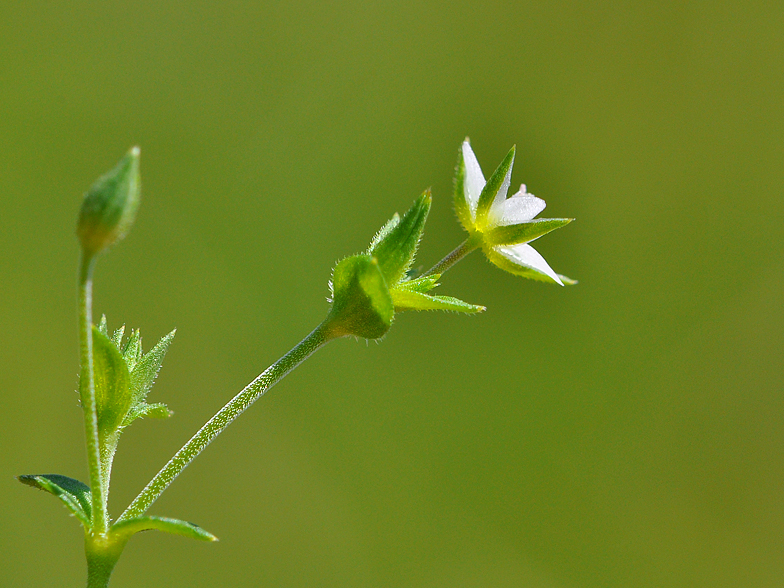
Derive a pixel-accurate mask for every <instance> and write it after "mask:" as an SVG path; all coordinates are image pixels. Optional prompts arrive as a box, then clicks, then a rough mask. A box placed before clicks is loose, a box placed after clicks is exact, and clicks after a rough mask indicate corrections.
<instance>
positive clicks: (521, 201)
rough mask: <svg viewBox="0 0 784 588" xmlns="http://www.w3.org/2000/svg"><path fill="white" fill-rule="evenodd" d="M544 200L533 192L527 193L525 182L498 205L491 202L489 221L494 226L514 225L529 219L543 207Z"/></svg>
mask: <svg viewBox="0 0 784 588" xmlns="http://www.w3.org/2000/svg"><path fill="white" fill-rule="evenodd" d="M545 206H547V204H545V201H544V200H542V199H541V198H537V197H536V196H534V195H533V194H528V193H527V192H526V190H525V184H523V185H522V186H520V190H519V191H518V192H517V193H516V194H515V195H514V196H512V197H510V198H508V199H507V200H504V201H503V202H501V203H500V205H496V203H494V204H493V208H492V209H491V210H490V216H491V222H492V224H493V225H494V226H505V225H516V224H518V223H524V222H526V221H529V220H531V219H532V218H534V217H535V216H536V215H537V214H539V213H540V212H542V211H543V210H544V209H545Z"/></svg>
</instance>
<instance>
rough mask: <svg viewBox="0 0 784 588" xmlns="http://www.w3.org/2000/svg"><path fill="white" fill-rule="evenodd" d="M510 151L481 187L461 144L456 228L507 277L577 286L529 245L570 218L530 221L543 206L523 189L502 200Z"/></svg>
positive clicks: (476, 165) (511, 156)
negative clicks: (474, 242)
mask: <svg viewBox="0 0 784 588" xmlns="http://www.w3.org/2000/svg"><path fill="white" fill-rule="evenodd" d="M514 156H515V148H514V147H512V149H511V150H510V151H509V153H508V154H507V155H506V157H505V158H504V160H503V161H502V162H501V165H499V166H498V168H497V169H496V170H495V172H493V175H492V176H490V179H489V180H487V181H486V182H485V177H484V175H483V174H482V168H480V167H479V162H478V161H477V159H476V156H475V155H474V152H473V150H472V149H471V145H470V144H469V142H468V139H466V140H465V141H464V142H463V145H462V147H461V149H460V157H459V160H458V164H457V175H456V177H455V210H456V212H457V217H458V219H459V220H460V223H461V224H462V225H463V228H465V230H466V231H468V232H469V233H470V235H471V238H473V239H475V240H476V242H477V244H479V242H481V246H482V250H483V251H484V253H485V255H486V256H487V259H488V260H490V262H492V263H493V264H494V265H496V266H498V267H500V268H501V269H502V270H505V271H507V272H509V273H512V274H515V275H518V276H523V277H525V278H531V279H534V280H541V281H544V282H555V283H556V284H560V285H561V286H563V285H564V284H569V285H571V284H576V282H575V281H574V280H572V279H570V278H567V277H566V276H562V275H560V274H557V273H555V272H554V271H553V269H552V268H551V267H550V266H549V265H548V264H547V262H546V261H545V260H544V257H542V256H541V255H539V253H538V252H537V251H536V250H535V249H534V248H533V247H531V246H530V245H528V243H529V242H531V241H533V240H535V239H538V238H539V237H541V236H542V235H545V234H547V233H549V232H550V231H553V230H555V229H560V228H561V227H563V226H565V225H568V224H569V223H570V222H572V220H574V219H571V218H542V219H535V218H534V217H535V216H536V215H537V214H539V213H540V212H542V210H544V207H545V202H544V200H542V199H541V198H537V197H536V196H534V195H533V194H529V193H528V192H527V190H526V188H525V184H523V185H522V186H521V187H520V190H519V191H518V192H517V193H515V194H514V195H513V196H511V197H509V198H507V197H506V195H507V192H508V191H509V185H510V183H511V177H512V166H513V164H514Z"/></svg>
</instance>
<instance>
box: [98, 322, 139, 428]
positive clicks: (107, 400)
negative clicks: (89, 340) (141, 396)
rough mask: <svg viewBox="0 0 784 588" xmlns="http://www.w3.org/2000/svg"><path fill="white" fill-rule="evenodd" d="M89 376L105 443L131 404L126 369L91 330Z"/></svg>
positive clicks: (107, 342)
mask: <svg viewBox="0 0 784 588" xmlns="http://www.w3.org/2000/svg"><path fill="white" fill-rule="evenodd" d="M93 372H94V378H95V405H96V409H97V411H98V430H99V431H100V434H101V438H102V439H106V438H108V437H109V436H110V435H112V434H113V433H114V432H115V431H117V429H118V428H119V426H120V424H121V423H122V421H123V419H124V418H125V415H126V414H127V413H128V410H129V409H130V408H131V405H132V403H133V396H132V394H131V388H130V380H131V376H130V374H129V373H128V366H127V364H126V363H125V360H124V359H123V356H122V355H120V351H119V350H118V349H117V347H116V346H115V345H114V343H112V341H111V339H109V338H108V337H107V336H106V335H104V334H103V333H102V332H101V331H100V330H98V327H93Z"/></svg>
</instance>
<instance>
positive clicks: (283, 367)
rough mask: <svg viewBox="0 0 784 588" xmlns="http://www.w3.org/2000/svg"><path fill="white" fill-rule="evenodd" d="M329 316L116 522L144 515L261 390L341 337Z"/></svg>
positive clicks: (226, 408)
mask: <svg viewBox="0 0 784 588" xmlns="http://www.w3.org/2000/svg"><path fill="white" fill-rule="evenodd" d="M338 336H339V335H337V334H335V333H334V332H332V329H331V326H330V324H329V321H328V320H326V321H324V322H323V323H321V324H320V325H319V326H318V327H316V328H315V329H314V330H313V331H312V332H311V333H310V334H309V335H308V336H307V337H305V338H304V339H303V340H302V341H300V342H299V343H298V344H297V345H296V347H294V348H293V349H292V350H291V351H289V352H288V353H287V354H286V355H284V356H283V357H281V358H280V359H279V360H278V361H276V362H275V363H273V364H272V365H271V366H270V367H268V368H267V369H266V370H264V371H263V372H262V373H261V374H260V375H259V376H258V377H257V378H256V379H255V380H253V381H252V382H251V383H250V384H248V385H247V386H246V387H245V388H244V389H243V390H242V391H241V392H240V393H239V394H237V395H236V396H235V397H234V398H232V399H231V400H230V401H229V402H228V403H227V404H226V405H225V406H224V407H223V408H221V409H220V410H219V411H218V412H217V413H215V415H214V416H213V417H212V418H211V419H210V420H209V421H207V422H206V423H205V424H204V426H203V427H202V428H201V429H199V431H198V432H197V433H196V434H195V435H194V436H193V437H191V439H190V440H189V441H188V442H187V443H186V444H185V445H183V446H182V448H181V449H180V450H179V451H178V452H177V453H175V454H174V457H172V458H171V459H170V460H169V462H168V463H167V464H166V465H165V466H163V468H162V469H161V470H160V471H159V472H158V473H157V474H156V475H155V477H154V478H153V479H152V480H150V482H149V484H147V486H145V488H144V490H142V491H141V492H140V493H139V495H138V496H137V497H136V498H134V499H133V502H131V504H130V505H129V506H128V508H126V509H125V512H123V513H122V515H120V518H118V519H117V522H120V521H123V520H127V519H131V518H134V517H138V516H141V515H142V514H144V512H145V511H146V510H147V509H148V508H149V507H150V505H151V504H152V503H153V502H155V500H157V498H158V497H159V496H160V495H161V494H162V493H163V491H164V490H166V488H167V487H168V486H169V484H171V483H172V482H173V481H174V479H175V478H176V477H177V476H178V475H179V474H180V472H182V470H184V469H185V468H186V467H187V466H188V464H189V463H190V462H191V461H193V459H194V458H195V457H196V456H197V455H199V454H200V453H201V452H202V451H204V449H205V448H206V447H207V445H209V444H210V442H211V441H212V440H213V439H214V438H215V437H217V436H218V435H219V434H220V433H221V432H223V430H224V429H225V428H226V427H227V426H229V425H230V424H231V422H232V421H234V419H236V418H237V417H238V416H240V415H241V414H242V413H243V412H244V411H245V409H247V408H248V407H249V406H250V405H251V404H253V403H254V402H256V400H258V399H259V398H260V397H261V395H262V394H264V393H265V392H266V391H267V390H269V389H270V388H272V387H273V386H274V385H275V384H277V383H278V382H279V381H280V380H282V379H283V378H284V377H285V376H286V375H287V374H288V373H289V372H290V371H291V370H293V369H294V368H295V367H297V366H298V365H299V364H300V363H302V362H303V361H304V360H305V359H307V358H308V357H309V356H310V355H311V354H312V353H313V352H314V351H316V350H317V349H318V348H319V347H321V346H322V345H324V344H325V343H327V342H329V341H331V340H332V339H334V338H336V337H338Z"/></svg>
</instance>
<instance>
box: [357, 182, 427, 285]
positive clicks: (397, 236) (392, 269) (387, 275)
mask: <svg viewBox="0 0 784 588" xmlns="http://www.w3.org/2000/svg"><path fill="white" fill-rule="evenodd" d="M431 203H432V198H431V196H430V191H429V190H427V191H425V193H424V194H422V195H421V196H420V197H419V198H417V199H416V200H415V201H414V204H413V205H412V206H411V208H409V209H408V212H406V214H404V215H403V218H402V219H401V220H400V222H398V223H397V224H395V225H394V226H393V227H391V228H390V229H388V230H387V231H386V233H385V234H384V235H383V236H382V238H381V239H379V240H378V242H377V243H375V245H373V246H372V247H371V248H370V249H368V252H367V254H368V255H371V256H372V257H375V258H377V259H378V267H379V269H380V270H381V274H382V275H383V276H384V279H385V280H386V282H387V284H388V285H390V286H393V285H395V284H397V283H398V282H399V281H400V279H401V278H402V277H403V275H404V274H405V273H406V272H407V271H408V270H409V269H410V268H411V264H412V263H413V262H414V257H415V256H416V252H417V247H418V246H419V240H420V239H421V237H422V231H424V229H425V221H426V220H427V213H428V212H430V204H431ZM387 225H389V223H387ZM387 225H385V227H384V228H382V231H384V230H385V229H386V227H387ZM380 232H381V231H380Z"/></svg>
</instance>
